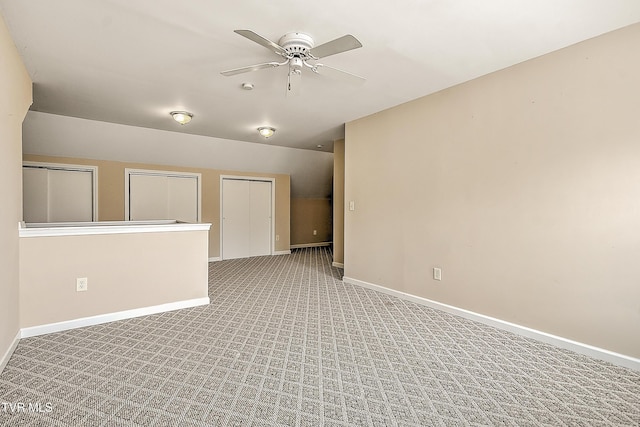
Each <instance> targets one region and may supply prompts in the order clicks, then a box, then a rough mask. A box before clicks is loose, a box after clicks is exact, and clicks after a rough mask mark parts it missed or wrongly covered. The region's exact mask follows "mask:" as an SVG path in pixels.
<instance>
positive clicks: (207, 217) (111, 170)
mask: <svg viewBox="0 0 640 427" xmlns="http://www.w3.org/2000/svg"><path fill="white" fill-rule="evenodd" d="M23 159H24V160H25V161H33V162H45V163H67V164H77V165H93V166H97V167H98V220H100V221H122V220H124V181H125V175H124V171H125V169H126V168H132V169H151V170H163V171H177V172H193V173H200V174H202V222H205V223H211V230H210V231H209V257H210V258H217V257H219V256H220V176H221V175H234V176H253V177H262V178H274V179H275V190H276V208H275V215H276V218H275V234H276V235H277V236H279V238H278V240H277V241H275V242H274V243H275V250H276V251H288V250H289V247H290V226H289V222H290V207H289V206H290V194H289V193H290V179H289V175H282V174H262V173H243V172H235V171H224V170H215V169H198V168H186V167H176V166H164V165H150V164H144V163H125V162H114V161H105V160H93V159H77V158H71V157H51V156H39V155H33V154H25V155H24V156H23Z"/></svg>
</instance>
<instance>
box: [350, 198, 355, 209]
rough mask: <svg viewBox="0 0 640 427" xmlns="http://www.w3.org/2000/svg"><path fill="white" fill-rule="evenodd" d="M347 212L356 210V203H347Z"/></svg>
mask: <svg viewBox="0 0 640 427" xmlns="http://www.w3.org/2000/svg"><path fill="white" fill-rule="evenodd" d="M349 210H350V211H355V210H356V202H354V201H353V200H352V201H350V202H349Z"/></svg>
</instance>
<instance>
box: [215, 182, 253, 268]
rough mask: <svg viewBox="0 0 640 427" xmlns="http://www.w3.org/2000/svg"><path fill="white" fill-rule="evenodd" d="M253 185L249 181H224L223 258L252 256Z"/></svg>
mask: <svg viewBox="0 0 640 427" xmlns="http://www.w3.org/2000/svg"><path fill="white" fill-rule="evenodd" d="M250 222H251V187H250V186H249V181H239V180H235V179H225V180H223V181H222V227H223V228H222V256H223V259H232V258H244V257H248V256H251V255H250V253H251V251H250V247H251V232H250V226H249V224H250Z"/></svg>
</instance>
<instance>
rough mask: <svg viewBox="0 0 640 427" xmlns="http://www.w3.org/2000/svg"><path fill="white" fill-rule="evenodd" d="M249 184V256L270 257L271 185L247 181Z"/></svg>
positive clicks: (263, 182)
mask: <svg viewBox="0 0 640 427" xmlns="http://www.w3.org/2000/svg"><path fill="white" fill-rule="evenodd" d="M249 183H250V184H251V192H250V193H251V195H250V197H251V201H250V211H251V213H250V216H251V219H250V227H249V228H250V230H251V256H260V255H271V183H270V182H265V181H249Z"/></svg>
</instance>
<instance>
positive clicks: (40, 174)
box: [22, 163, 96, 222]
mask: <svg viewBox="0 0 640 427" xmlns="http://www.w3.org/2000/svg"><path fill="white" fill-rule="evenodd" d="M95 174H96V169H95V168H93V167H83V166H77V167H76V166H72V165H48V164H41V165H40V164H36V163H29V164H25V165H24V166H23V167H22V183H23V188H22V193H23V218H24V221H25V222H84V221H94V220H95V219H96V215H95V194H94V189H95Z"/></svg>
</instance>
